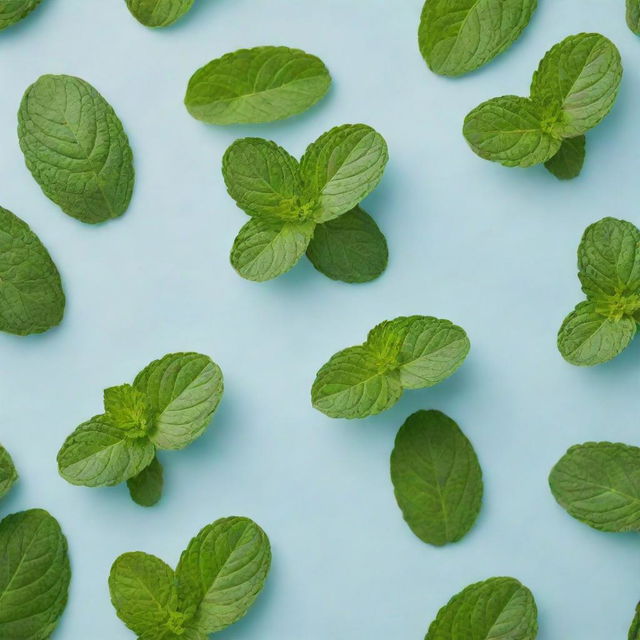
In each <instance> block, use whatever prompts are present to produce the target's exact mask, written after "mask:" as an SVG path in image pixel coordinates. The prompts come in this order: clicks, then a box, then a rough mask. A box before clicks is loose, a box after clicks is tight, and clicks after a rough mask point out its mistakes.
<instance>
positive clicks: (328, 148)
mask: <svg viewBox="0 0 640 640" xmlns="http://www.w3.org/2000/svg"><path fill="white" fill-rule="evenodd" d="M388 159H389V154H388V150H387V143H386V142H385V140H384V138H383V137H382V136H381V135H380V134H379V133H378V132H377V131H375V129H372V128H371V127H368V126H366V125H364V124H345V125H342V126H340V127H334V128H333V129H331V130H330V131H328V132H327V133H324V134H322V135H321V136H320V137H319V138H318V139H317V140H316V141H315V142H313V143H311V144H310V145H309V146H308V147H307V150H306V151H305V153H304V155H303V156H302V159H301V160H300V171H301V174H302V180H303V182H304V185H305V191H306V195H307V196H308V198H309V200H311V201H312V202H314V204H315V206H314V212H313V215H314V219H315V221H316V222H327V221H328V220H331V219H333V218H337V217H338V216H340V215H342V214H343V213H347V212H348V211H350V210H351V209H353V208H354V207H355V206H356V205H358V204H360V202H361V201H362V200H363V199H364V198H365V197H366V196H368V195H369V194H370V193H371V192H372V191H373V190H374V189H375V188H376V186H377V185H378V183H379V182H380V179H381V178H382V174H383V172H384V168H385V166H386V164H387V161H388Z"/></svg>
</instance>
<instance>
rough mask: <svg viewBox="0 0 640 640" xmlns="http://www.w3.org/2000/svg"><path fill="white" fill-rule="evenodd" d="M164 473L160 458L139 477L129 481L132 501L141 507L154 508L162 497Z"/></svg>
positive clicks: (152, 462) (155, 458) (156, 458)
mask: <svg viewBox="0 0 640 640" xmlns="http://www.w3.org/2000/svg"><path fill="white" fill-rule="evenodd" d="M163 484H164V473H163V470H162V465H161V464H160V461H159V460H158V457H157V456H156V457H154V459H153V460H152V461H151V464H150V465H149V466H148V467H146V468H145V469H143V470H142V471H141V472H140V473H139V474H138V475H137V476H133V478H129V479H128V480H127V487H128V488H129V493H130V495H131V499H132V500H133V501H134V502H135V503H136V504H139V505H140V506H141V507H152V506H153V505H154V504H156V503H157V502H158V501H159V500H160V498H161V497H162V486H163Z"/></svg>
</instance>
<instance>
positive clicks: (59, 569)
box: [0, 509, 71, 640]
mask: <svg viewBox="0 0 640 640" xmlns="http://www.w3.org/2000/svg"><path fill="white" fill-rule="evenodd" d="M70 580H71V567H70V565H69V557H68V555H67V541H66V539H65V537H64V534H63V533H62V530H61V529H60V525H59V524H58V522H57V521H56V519H55V518H54V517H53V516H51V515H49V514H48V513H47V512H46V511H43V510H41V509H32V510H30V511H22V512H20V513H14V514H12V515H10V516H7V517H6V518H5V519H4V520H3V521H2V522H0V638H5V639H6V640H44V639H45V638H49V636H50V635H51V634H52V633H53V631H54V629H55V628H56V626H57V624H58V620H59V619H60V616H61V615H62V612H63V611H64V608H65V606H66V604H67V594H68V591H69V582H70Z"/></svg>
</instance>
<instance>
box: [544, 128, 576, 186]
mask: <svg viewBox="0 0 640 640" xmlns="http://www.w3.org/2000/svg"><path fill="white" fill-rule="evenodd" d="M585 146H586V138H585V137H584V136H578V137H577V138H567V139H566V140H563V141H562V146H561V147H560V150H559V151H558V153H556V155H555V156H553V158H551V159H550V160H547V161H546V162H545V163H544V166H545V167H546V168H547V170H548V171H549V172H550V173H552V174H553V175H554V176H555V177H556V178H558V180H573V178H577V177H578V176H579V175H580V172H581V171H582V167H583V165H584V158H585Z"/></svg>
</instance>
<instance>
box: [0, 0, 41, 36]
mask: <svg viewBox="0 0 640 640" xmlns="http://www.w3.org/2000/svg"><path fill="white" fill-rule="evenodd" d="M41 1H42V0H0V30H2V29H6V28H7V27H10V26H11V25H13V24H15V23H16V22H20V20H22V19H23V18H26V17H27V16H28V15H29V14H30V13H31V12H32V11H33V10H34V9H35V8H36V7H37V6H38V5H39V4H40V2H41Z"/></svg>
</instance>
